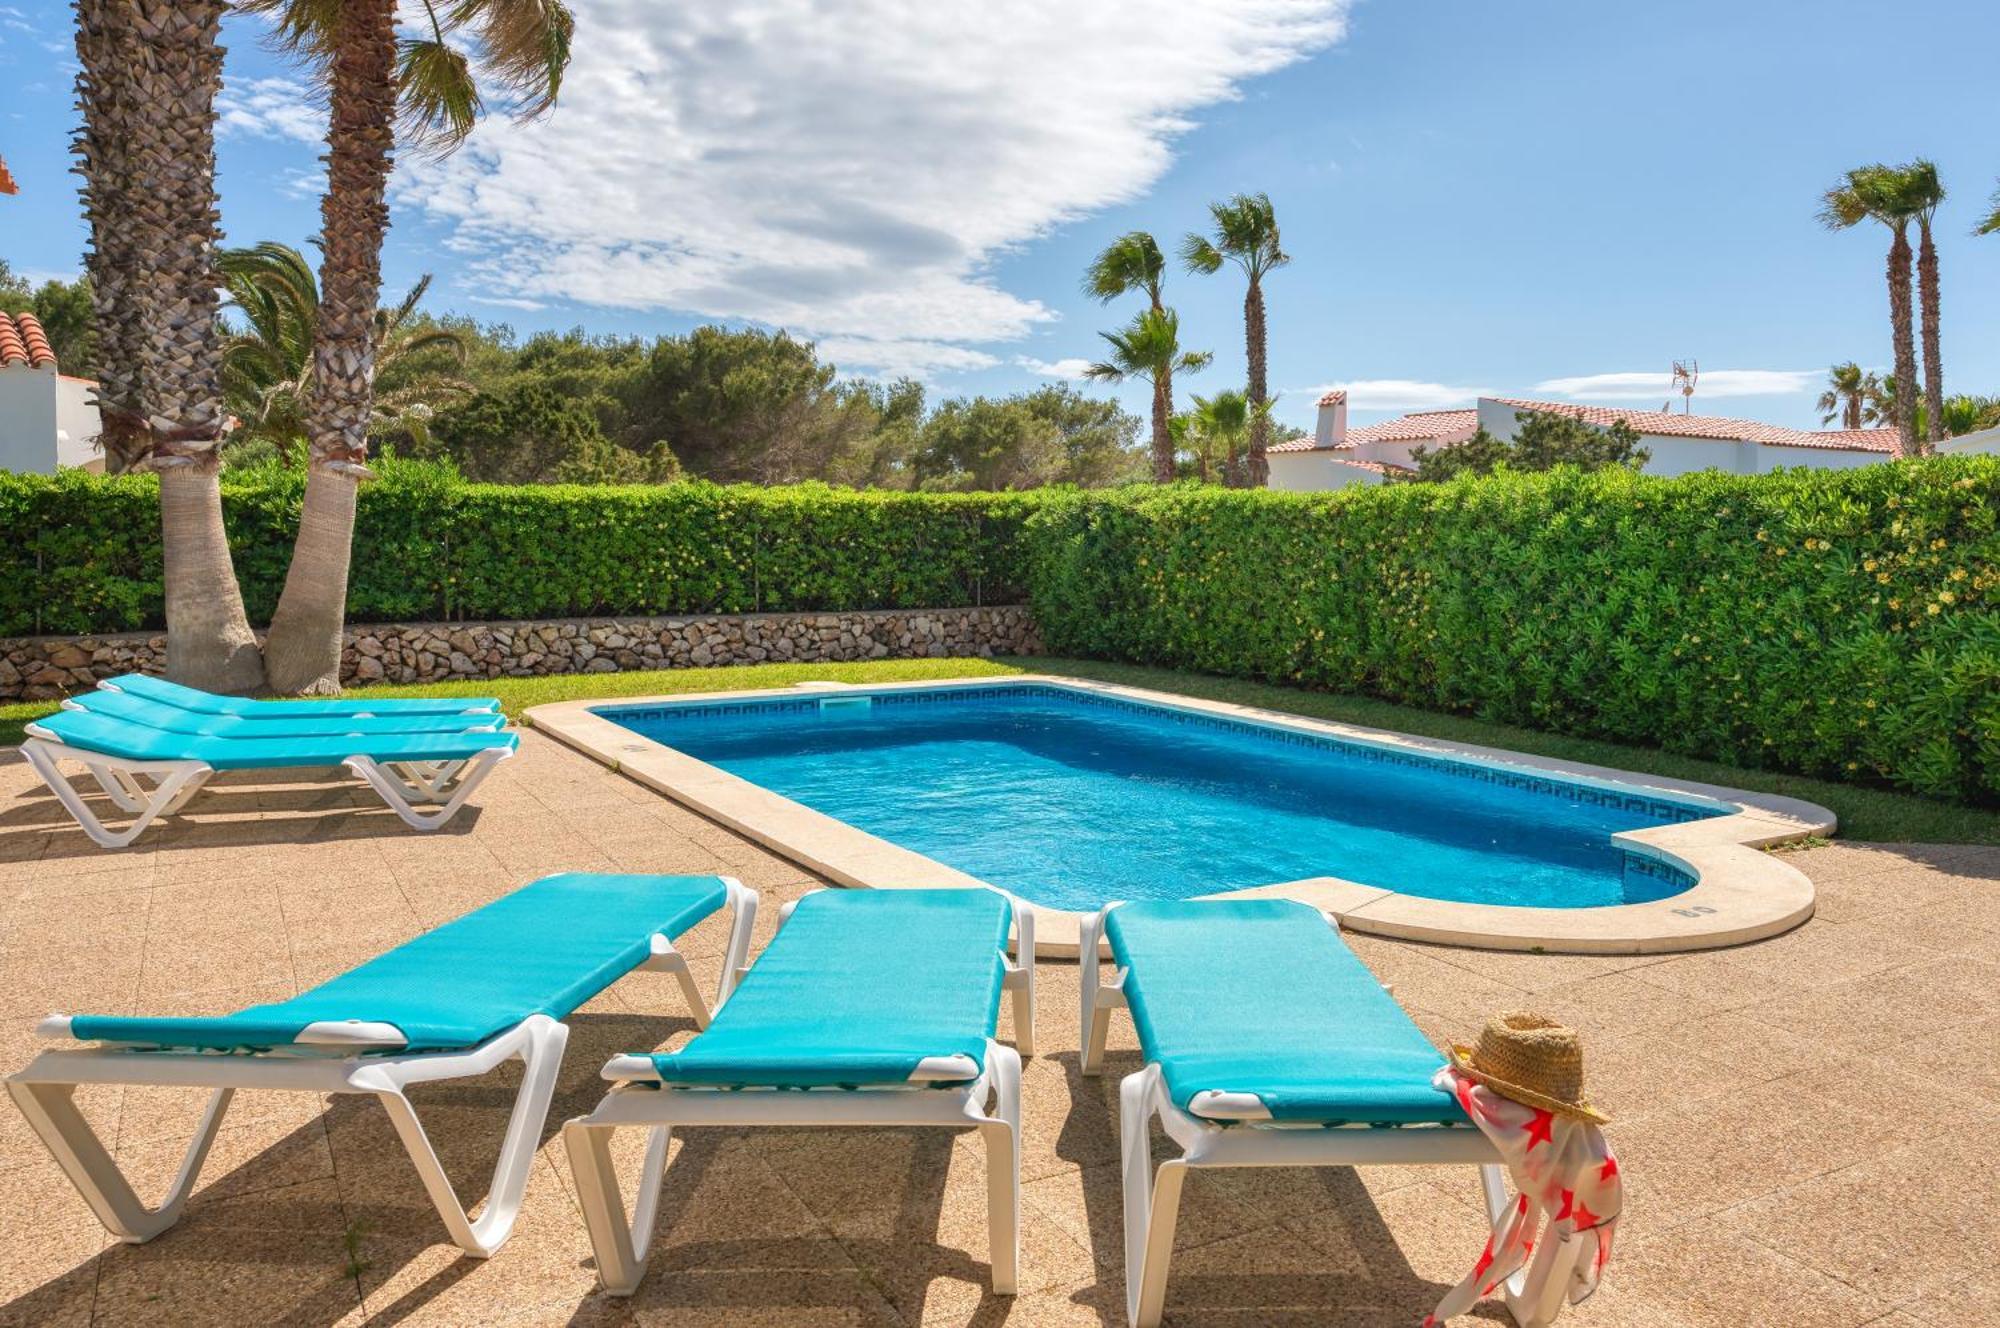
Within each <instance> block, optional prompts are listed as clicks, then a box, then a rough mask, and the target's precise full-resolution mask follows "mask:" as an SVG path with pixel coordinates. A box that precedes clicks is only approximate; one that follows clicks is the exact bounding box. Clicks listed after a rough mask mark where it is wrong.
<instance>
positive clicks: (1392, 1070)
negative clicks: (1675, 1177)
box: [1078, 899, 1574, 1328]
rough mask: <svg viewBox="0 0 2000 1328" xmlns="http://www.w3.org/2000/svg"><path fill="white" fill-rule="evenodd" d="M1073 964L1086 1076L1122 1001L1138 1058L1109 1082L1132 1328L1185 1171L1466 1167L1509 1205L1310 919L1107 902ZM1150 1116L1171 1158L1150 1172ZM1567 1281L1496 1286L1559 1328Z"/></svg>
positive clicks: (1373, 995)
mask: <svg viewBox="0 0 2000 1328" xmlns="http://www.w3.org/2000/svg"><path fill="white" fill-rule="evenodd" d="M1100 939H1102V940H1103V941H1106V942H1108V943H1109V947H1110V950H1111V958H1112V962H1113V964H1114V965H1115V969H1116V971H1115V972H1114V973H1113V974H1112V975H1111V976H1110V977H1108V978H1107V977H1105V976H1104V975H1103V973H1102V971H1101V962H1100V959H1099V955H1098V947H1099V942H1100ZM1078 953H1079V954H1080V955H1081V956H1082V962H1083V975H1082V976H1083V983H1082V987H1083V1010H1082V1013H1083V1028H1084V1030H1085V1037H1084V1051H1083V1071H1084V1073H1085V1074H1096V1073H1098V1072H1099V1071H1100V1070H1101V1068H1102V1066H1103V1062H1104V1045H1105V1038H1106V1036H1107V1032H1108V1028H1109V1024H1110V1017H1111V1012H1112V1011H1113V1010H1115V1009H1117V1008H1119V1007H1120V1006H1124V1007H1127V1008H1129V1009H1130V1011H1131V1013H1132V1022H1133V1024H1134V1026H1135V1028H1136V1029H1137V1031H1138V1034H1139V1045H1140V1048H1141V1051H1142V1053H1143V1055H1144V1058H1145V1065H1144V1067H1143V1068H1142V1069H1140V1070H1139V1071H1137V1072H1136V1073H1134V1074H1130V1075H1128V1076H1126V1078H1125V1080H1124V1081H1123V1083H1121V1084H1120V1086H1119V1120H1120V1132H1121V1135H1122V1140H1123V1152H1124V1174H1125V1279H1126V1297H1127V1310H1128V1312H1129V1314H1130V1317H1131V1321H1132V1323H1133V1324H1135V1325H1139V1326H1140V1328H1152V1326H1153V1325H1157V1324H1158V1323H1159V1322H1160V1317H1161V1314H1162V1313H1163V1311H1164V1308H1165V1302H1166V1289H1167V1264H1168V1259H1169V1256H1170V1255H1171V1253H1172V1251H1173V1245H1174V1227H1175V1224H1176V1221H1177V1219H1178V1216H1179V1209H1180V1194H1181V1185H1182V1183H1183V1181H1184V1179H1185V1177H1186V1173H1187V1170H1188V1169H1189V1168H1190V1167H1254V1166H1363V1165H1369V1164H1375V1163H1398V1164H1405V1165H1409V1164H1425V1163H1436V1164H1459V1165H1463V1164H1475V1165H1478V1166H1480V1167H1482V1168H1483V1171H1482V1176H1481V1179H1482V1184H1483V1187H1484V1190H1485V1194H1486V1201H1487V1204H1488V1206H1489V1208H1490V1209H1493V1208H1494V1206H1495V1205H1504V1204H1505V1203H1507V1202H1508V1199H1507V1191H1506V1183H1505V1176H1504V1173H1503V1171H1502V1169H1501V1168H1500V1166H1499V1165H1498V1163H1499V1154H1498V1153H1497V1152H1496V1150H1495V1149H1494V1148H1493V1146H1492V1145H1491V1144H1490V1143H1488V1142H1487V1140H1486V1137H1485V1136H1484V1135H1483V1134H1481V1133H1480V1132H1479V1131H1478V1129H1477V1128H1475V1127H1474V1126H1473V1125H1472V1124H1471V1122H1470V1121H1468V1120H1467V1119H1466V1117H1465V1114H1464V1112H1463V1111H1462V1110H1460V1108H1459V1106H1458V1103H1457V1100H1456V1099H1454V1098H1453V1097H1452V1096H1451V1095H1450V1094H1447V1093H1443V1092H1440V1091H1439V1090H1437V1089H1436V1088H1433V1087H1432V1086H1431V1077H1432V1076H1433V1075H1434V1074H1435V1073H1436V1072H1437V1071H1438V1070H1439V1069H1440V1068H1441V1067H1442V1066H1443V1065H1444V1063H1445V1062H1444V1057H1443V1056H1442V1055H1440V1054H1439V1053H1438V1051H1437V1049H1436V1048H1435V1047H1433V1046H1432V1045H1431V1044H1430V1041H1429V1040H1428V1039H1427V1038H1425V1037H1424V1035H1423V1033H1422V1032H1421V1031H1420V1030H1419V1029H1418V1028H1417V1026H1416V1025H1415V1024H1414V1023H1412V1022H1411V1020H1410V1017H1409V1016H1408V1015H1407V1014H1405V1013H1404V1012H1403V1010H1402V1007H1401V1006H1399V1005H1397V1004H1396V1002H1395V1000H1394V999H1393V998H1392V997H1391V996H1390V995H1389V993H1388V992H1387V991H1386V990H1384V989H1383V987H1382V986H1381V984H1380V983H1379V982H1377V981H1376V979H1375V975H1374V974H1373V973H1372V972H1370V971H1369V969H1368V966H1367V965H1365V964H1363V963H1362V962H1361V960H1360V959H1359V958H1357V957H1356V956H1355V954H1354V952H1353V951H1352V950H1349V949H1348V948H1347V946H1346V945H1345V944H1343V943H1342V942H1341V939H1340V935H1339V931H1338V928H1337V927H1336V925H1335V924H1334V922H1333V921H1332V919H1331V918H1329V917H1327V916H1326V915H1325V914H1323V913H1321V912H1320V911H1319V910H1317V909H1314V908H1311V907H1309V906H1308V905H1305V904H1301V903H1297V902H1295V901H1292V900H1284V899H1241V900H1182V901H1172V902H1148V903H1131V904H1114V905H1111V906H1110V907H1108V908H1106V909H1104V910H1103V911H1102V912H1100V913H1098V914H1096V915H1095V916H1093V917H1090V918H1088V919H1086V920H1085V922H1084V924H1083V926H1082V928H1081V931H1080V935H1079V940H1078ZM1155 1116H1157V1117H1158V1118H1159V1120H1160V1123H1161V1125H1162V1127H1163V1128H1164V1129H1165V1130H1166V1132H1167V1134H1168V1135H1169V1136H1170V1137H1171V1138H1172V1139H1173V1140H1174V1141H1175V1142H1176V1143H1177V1144H1179V1145H1180V1146H1181V1148H1182V1150H1183V1155H1182V1156H1180V1157H1178V1158H1173V1159H1171V1160H1169V1161H1167V1162H1163V1163H1161V1164H1160V1166H1159V1169H1158V1173H1157V1176H1156V1175H1155V1172H1154V1168H1153V1161H1152V1143H1151V1122H1152V1120H1153V1118H1154V1117H1155ZM1495 1211H1496V1213H1497V1209H1495ZM1573 1253H1574V1252H1573V1251H1572V1252H1571V1254H1572V1256H1573ZM1560 1258H1561V1254H1560V1253H1559V1252H1554V1251H1552V1252H1551V1260H1552V1261H1557V1260H1559V1259H1560ZM1562 1280H1563V1278H1562V1274H1561V1273H1556V1274H1555V1275H1554V1276H1552V1277H1550V1279H1549V1281H1548V1282H1547V1283H1546V1284H1544V1283H1543V1282H1541V1281H1540V1280H1537V1281H1535V1282H1534V1283H1533V1284H1532V1285H1530V1284H1527V1283H1526V1282H1525V1281H1521V1282H1520V1283H1519V1284H1513V1285H1510V1286H1509V1288H1508V1304H1509V1307H1510V1308H1511V1309H1512V1310H1513V1311H1514V1313H1515V1316H1516V1318H1518V1319H1519V1320H1520V1322H1521V1324H1522V1325H1524V1328H1533V1325H1536V1324H1545V1323H1547V1322H1549V1321H1550V1319H1552V1318H1553V1317H1554V1314H1555V1313H1556V1311H1557V1310H1558V1309H1559V1308H1560V1302H1561V1282H1562ZM1549 1288H1553V1290H1554V1291H1555V1296H1554V1300H1553V1303H1550V1297H1549V1296H1548V1295H1546V1294H1545V1292H1546V1291H1547V1290H1548V1289H1549ZM1415 1317H1416V1316H1412V1321H1414V1318H1415Z"/></svg>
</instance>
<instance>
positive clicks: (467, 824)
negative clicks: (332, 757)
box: [0, 767, 479, 861]
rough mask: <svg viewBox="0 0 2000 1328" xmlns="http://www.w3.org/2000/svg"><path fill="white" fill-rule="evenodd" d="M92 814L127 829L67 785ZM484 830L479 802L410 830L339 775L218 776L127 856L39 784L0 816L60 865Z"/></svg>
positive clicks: (85, 783)
mask: <svg viewBox="0 0 2000 1328" xmlns="http://www.w3.org/2000/svg"><path fill="white" fill-rule="evenodd" d="M70 784H71V787H73V788H74V789H76V791H77V793H78V794H79V795H80V796H82V798H83V799H84V801H85V802H86V803H87V804H88V805H89V807H90V809H91V810H92V811H93V812H95V813H96V814H97V815H98V816H99V817H100V818H101V819H103V820H104V821H105V823H106V824H107V825H109V826H110V827H111V828H112V829H114V830H116V829H121V828H123V827H124V826H125V825H127V824H129V822H130V820H131V817H130V815H129V814H128V813H126V812H123V811H120V810H119V809H118V808H117V807H116V806H115V805H113V803H112V802H111V800H110V799H109V798H108V797H106V796H104V794H103V792H102V791H101V790H100V789H98V787H97V785H96V784H95V783H94V782H93V781H92V780H90V779H89V778H88V777H75V778H72V779H71V780H70ZM478 824H479V802H478V799H477V797H476V796H475V797H474V799H473V800H472V801H469V802H468V803H467V804H466V805H465V806H464V807H461V808H460V809H459V811H458V814H457V815H455V816H453V817H452V818H451V820H450V821H449V822H447V823H446V824H445V825H443V826H440V827H439V828H438V829H436V830H431V831H418V830H413V829H411V828H410V827H409V826H407V825H405V824H404V823H403V821H402V819H401V818H400V817H398V816H397V815H396V813H395V812H393V811H391V810H390V809H389V807H388V805H387V804H386V803H384V802H383V801H382V800H381V799H380V798H378V797H377V796H376V795H375V792H374V790H372V789H370V788H369V787H368V786H367V785H366V784H364V783H362V782H361V780H360V779H359V778H358V777H356V776H352V775H349V774H347V773H346V772H345V771H342V770H326V769H322V768H319V767H310V768H301V769H297V770H232V771H225V772H223V773H221V774H218V775H216V776H215V777H214V778H213V779H211V780H209V782H208V783H207V784H205V785H203V786H202V789H201V792H199V793H197V794H196V795H195V796H194V799H193V800H192V801H191V802H190V803H189V804H188V805H187V807H186V808H185V809H183V810H182V811H181V812H179V813H176V814H174V815H171V816H162V817H161V818H160V819H159V820H158V821H156V822H154V823H153V824H152V825H150V826H148V827H147V828H146V831H145V833H143V834H141V835H140V836H139V838H138V839H137V840H135V841H134V842H133V843H132V844H130V845H129V846H127V847H126V848H123V849H107V848H100V847H99V846H98V845H97V844H95V843H93V842H91V840H90V838H89V837H88V836H87V835H85V834H84V833H83V831H82V830H81V829H79V828H78V827H77V824H76V821H75V820H74V819H73V818H72V817H71V816H70V814H69V813H68V812H67V811H65V810H64V809H63V806H62V804H61V803H60V802H57V801H56V799H55V796H54V795H53V794H51V793H50V792H49V790H48V789H46V788H45V787H43V786H42V785H41V784H40V783H39V782H38V783H36V784H34V785H33V786H32V787H30V788H27V789H25V790H23V791H22V792H21V793H19V794H18V795H16V796H15V798H14V800H13V803H12V805H11V806H7V807H5V808H4V809H0V836H7V835H25V834H36V833H40V834H47V835H49V836H50V838H49V841H48V846H47V848H45V849H44V850H43V851H42V852H41V854H40V857H41V858H42V859H43V860H44V861H53V860H57V859H63V858H91V857H115V856H118V855H126V854H129V855H134V856H143V855H144V854H146V853H148V852H154V851H157V852H159V853H161V854H162V855H166V859H167V860H171V855H173V854H174V853H176V852H182V851H187V850H192V849H203V850H208V849H218V848H256V847H258V846H259V845H264V844H289V845H297V844H310V843H315V842H325V841H327V840H333V839H364V838H385V837H386V838H396V837H409V836H414V835H420V834H422V835H428V836H435V837H449V836H462V835H469V834H471V833H472V832H473V830H474V829H476V828H477V826H478Z"/></svg>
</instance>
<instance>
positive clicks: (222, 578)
mask: <svg viewBox="0 0 2000 1328" xmlns="http://www.w3.org/2000/svg"><path fill="white" fill-rule="evenodd" d="M220 469H221V467H220V466H218V465H214V464H206V463H203V462H198V461H195V462H190V463H189V464H186V465H178V466H168V467H166V468H165V469H163V470H162V471H161V472H160V530H161V534H162V536H163V539H162V551H163V553H164V558H165V564H166V568H165V570H166V599H167V676H168V677H169V678H172V679H173V680H174V681H176V682H182V683H186V684H187V685H188V686H190V687H200V688H204V689H205V690H208V691H211V692H227V693H232V694H236V695H243V694H247V693H250V692H255V691H260V690H262V688H263V686H264V661H263V657H262V656H261V655H259V654H258V652H257V637H256V635H255V634H254V633H252V632H251V630H250V621H249V619H248V618H246V617H245V616H244V613H243V594H242V591H241V590H239V589H238V588H237V585H236V569H235V567H234V565H233V564H232V563H231V562H230V559H229V535H228V533H227V531H225V530H224V528H223V523H222V486H221V482H220V476H219V472H220Z"/></svg>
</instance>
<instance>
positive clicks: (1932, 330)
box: [1901, 157, 1945, 452]
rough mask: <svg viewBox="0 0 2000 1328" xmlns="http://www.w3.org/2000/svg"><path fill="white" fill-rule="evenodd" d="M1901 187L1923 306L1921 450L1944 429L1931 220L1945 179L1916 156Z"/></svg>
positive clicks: (1931, 164) (1905, 171) (1930, 163)
mask: <svg viewBox="0 0 2000 1328" xmlns="http://www.w3.org/2000/svg"><path fill="white" fill-rule="evenodd" d="M1901 174H1902V178H1903V189H1904V191H1905V193H1906V194H1907V195H1908V198H1909V201H1910V203H1911V205H1912V206H1913V207H1914V208H1915V210H1916V218H1917V300H1918V304H1919V305H1920V307H1921V309H1922V319H1923V337H1924V406H1925V408H1926V410H1927V413H1928V415H1929V417H1930V427H1929V428H1928V429H1927V430H1926V431H1925V434H1924V451H1926V452H1928V451H1930V450H1931V446H1932V444H1934V443H1936V442H1938V441H1939V440H1940V439H1942V438H1943V437H1944V436H1945V433H1944V415H1945V412H1944V351H1943V349H1942V348H1941V347H1940V346H1939V345H1938V298H1939V290H1938V253H1937V243H1936V241H1935V240H1934V239H1933V238H1932V236H1931V221H1932V219H1933V218H1935V217H1936V216H1937V210H1938V206H1939V205H1940V204H1941V203H1943V202H1944V181H1943V180H1941V179H1939V178H1938V168H1937V163H1936V162H1934V161H1931V160H1929V159H1927V158H1924V157H1919V158H1917V159H1916V160H1915V161H1913V162H1911V163H1910V164H1909V165H1908V166H1905V167H1903V168H1902V171H1901Z"/></svg>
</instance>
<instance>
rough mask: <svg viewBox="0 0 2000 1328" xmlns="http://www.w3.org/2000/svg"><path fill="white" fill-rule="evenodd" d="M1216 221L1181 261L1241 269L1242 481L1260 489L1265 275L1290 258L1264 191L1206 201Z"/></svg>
mask: <svg viewBox="0 0 2000 1328" xmlns="http://www.w3.org/2000/svg"><path fill="white" fill-rule="evenodd" d="M1208 212H1209V216H1210V217H1212V218H1213V219H1214V221H1215V230H1214V234H1213V235H1212V236H1205V235H1189V236H1188V237H1187V238H1186V239H1184V240H1183V241H1181V261H1182V262H1184V263H1186V264H1187V268H1188V271H1190V272H1199V273H1213V272H1216V271H1219V270H1220V269H1221V267H1222V264H1223V261H1224V260H1225V259H1227V260H1229V261H1231V262H1233V263H1235V264H1236V265H1237V266H1238V267H1240V268H1242V269H1243V275H1244V276H1246V277H1247V278H1249V282H1250V285H1249V289H1248V290H1247V291H1245V292H1244V295H1243V349H1244V356H1245V358H1246V359H1247V360H1248V361H1249V367H1250V374H1249V377H1250V385H1249V393H1248V399H1249V403H1250V410H1251V416H1250V454H1249V457H1248V459H1247V461H1246V463H1245V465H1244V474H1243V482H1244V483H1246V484H1248V485H1249V486H1251V487H1252V488H1259V489H1261V488H1263V487H1264V485H1265V484H1266V483H1267V482H1268V481H1269V480H1270V478H1271V465H1270V462H1268V461H1266V460H1265V459H1264V449H1265V448H1266V447H1267V446H1269V444H1270V441H1271V417H1270V413H1269V405H1270V397H1271V394H1270V392H1269V390H1268V388H1267V385H1266V380H1265V363H1264V351H1265V334H1264V275H1265V274H1266V273H1268V272H1270V271H1271V270H1272V269H1273V268H1279V267H1283V266H1284V265H1285V264H1287V263H1289V262H1291V261H1292V260H1291V256H1290V255H1289V254H1287V253H1286V252H1285V251H1284V249H1283V248H1282V247H1281V246H1280V245H1279V243H1278V218H1277V214H1276V213H1275V212H1274V211H1273V210H1272V208H1271V200H1270V198H1269V196H1267V195H1265V194H1238V195H1236V196H1235V197H1234V198H1232V199H1230V200H1229V201H1228V202H1226V203H1210V204H1209V205H1208Z"/></svg>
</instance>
